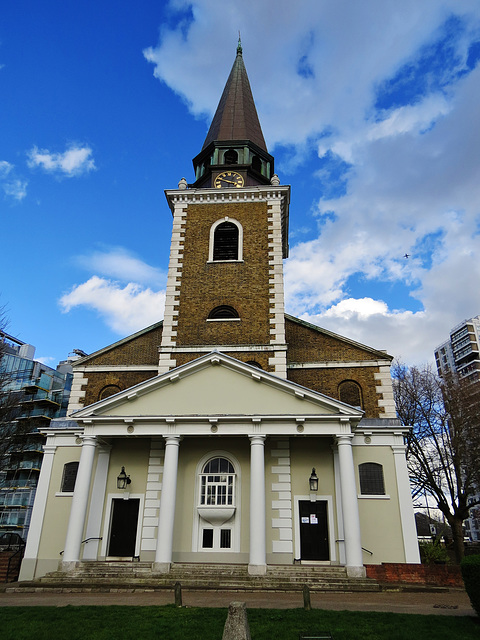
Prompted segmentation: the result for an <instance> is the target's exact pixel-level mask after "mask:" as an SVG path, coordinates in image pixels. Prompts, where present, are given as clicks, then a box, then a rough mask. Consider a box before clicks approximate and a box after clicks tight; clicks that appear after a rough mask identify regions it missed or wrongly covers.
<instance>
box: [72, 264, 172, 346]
mask: <svg viewBox="0 0 480 640" xmlns="http://www.w3.org/2000/svg"><path fill="white" fill-rule="evenodd" d="M79 306H84V307H87V308H89V309H93V310H94V311H97V313H98V314H99V315H100V316H101V317H102V318H103V319H104V321H105V322H106V324H107V325H108V326H109V327H110V328H111V329H112V330H113V331H115V332H116V333H118V334H120V335H125V334H128V333H132V332H135V331H138V330H140V329H142V328H143V327H146V326H148V325H150V324H153V323H155V322H158V321H159V320H160V319H161V318H162V317H163V310H164V307H165V292H164V291H152V290H151V289H149V288H146V289H145V288H142V287H141V286H140V285H138V284H135V283H129V284H127V285H125V286H121V285H120V284H119V283H117V282H112V281H111V280H106V279H105V278H99V277H98V276H93V277H92V278H90V279H89V280H87V282H84V283H83V284H80V285H77V286H75V287H73V289H72V290H71V291H70V292H69V293H67V294H65V295H64V296H62V297H61V299H60V307H61V308H62V311H63V312H64V313H68V312H69V311H71V310H72V309H74V308H75V307H79Z"/></svg>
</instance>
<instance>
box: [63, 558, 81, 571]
mask: <svg viewBox="0 0 480 640" xmlns="http://www.w3.org/2000/svg"><path fill="white" fill-rule="evenodd" d="M77 566H78V562H77V560H66V561H65V560H62V562H60V566H59V569H60V571H63V572H64V573H73V571H74V570H75V569H76V568H77Z"/></svg>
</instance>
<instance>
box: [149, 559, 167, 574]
mask: <svg viewBox="0 0 480 640" xmlns="http://www.w3.org/2000/svg"><path fill="white" fill-rule="evenodd" d="M171 568H172V563H171V562H154V563H153V564H152V573H170V569H171Z"/></svg>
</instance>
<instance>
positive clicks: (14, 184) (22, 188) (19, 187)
mask: <svg viewBox="0 0 480 640" xmlns="http://www.w3.org/2000/svg"><path fill="white" fill-rule="evenodd" d="M27 185H28V182H27V181H26V180H20V179H15V180H9V181H6V182H4V183H3V185H2V187H3V190H4V192H5V195H7V196H10V197H12V198H14V199H15V200H23V198H25V196H26V195H27Z"/></svg>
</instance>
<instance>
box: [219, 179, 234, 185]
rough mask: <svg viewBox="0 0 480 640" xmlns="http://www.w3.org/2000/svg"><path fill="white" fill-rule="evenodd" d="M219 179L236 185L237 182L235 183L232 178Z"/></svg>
mask: <svg viewBox="0 0 480 640" xmlns="http://www.w3.org/2000/svg"><path fill="white" fill-rule="evenodd" d="M221 180H222V182H228V184H234V185H236V184H237V183H236V182H234V181H233V180H227V179H226V178H222V179H221Z"/></svg>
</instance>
